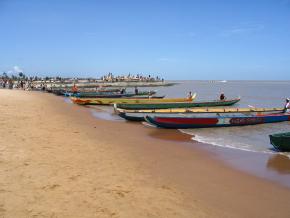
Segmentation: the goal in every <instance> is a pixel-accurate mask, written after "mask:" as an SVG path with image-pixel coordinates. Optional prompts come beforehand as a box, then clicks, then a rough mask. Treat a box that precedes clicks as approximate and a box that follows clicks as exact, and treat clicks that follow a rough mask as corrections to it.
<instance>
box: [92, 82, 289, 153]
mask: <svg viewBox="0 0 290 218" xmlns="http://www.w3.org/2000/svg"><path fill="white" fill-rule="evenodd" d="M173 82H177V83H178V84H177V85H174V86H169V87H152V88H150V87H149V88H148V87H146V88H139V90H148V89H153V90H156V91H157V95H166V97H167V98H170V97H186V96H187V94H188V92H189V91H191V92H193V93H194V92H195V93H197V98H196V100H197V101H202V100H214V99H218V98H219V95H220V93H221V92H224V93H225V95H226V97H227V98H235V97H241V101H240V102H239V103H238V104H235V105H233V106H232V107H249V105H250V106H254V107H283V106H284V103H285V98H286V97H290V81H173ZM127 91H133V89H132V88H128V89H127ZM91 108H92V113H93V115H94V116H95V117H96V118H101V119H105V120H114V121H122V120H123V119H122V118H120V117H119V116H116V115H115V114H114V113H113V109H112V107H109V106H92V107H91ZM180 131H182V132H183V133H186V134H190V135H191V136H192V140H195V141H199V142H203V143H207V144H210V145H212V146H219V147H226V148H231V149H240V150H244V151H250V152H261V153H275V154H277V153H278V152H277V151H275V150H274V149H273V146H272V145H271V144H270V141H269V135H270V134H273V133H279V132H287V131H290V122H282V123H271V124H260V125H252V126H242V127H218V128H202V129H183V130H180ZM283 154H284V155H287V156H289V157H290V153H283Z"/></svg>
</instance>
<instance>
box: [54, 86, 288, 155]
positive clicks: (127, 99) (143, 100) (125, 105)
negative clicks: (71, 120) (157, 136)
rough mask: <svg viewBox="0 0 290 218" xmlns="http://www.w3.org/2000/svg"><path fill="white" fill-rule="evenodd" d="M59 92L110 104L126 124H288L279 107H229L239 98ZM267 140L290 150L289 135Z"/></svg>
mask: <svg viewBox="0 0 290 218" xmlns="http://www.w3.org/2000/svg"><path fill="white" fill-rule="evenodd" d="M60 93H61V95H63V96H68V97H71V100H72V101H73V102H74V103H75V104H79V105H113V106H114V111H115V113H116V114H118V115H119V116H120V117H122V118H124V119H126V120H128V121H139V122H144V121H145V122H147V123H148V124H150V125H152V126H156V127H160V128H170V129H186V128H208V127H229V126H245V125H256V124H263V123H275V122H283V121H290V113H284V109H283V108H254V107H249V108H234V107H229V106H232V105H234V104H236V103H238V102H239V101H240V98H233V99H226V100H212V101H196V100H195V98H196V94H193V95H192V97H191V98H164V97H165V96H157V95H156V91H142V92H138V93H136V92H134V93H133V92H131V93H130V92H122V90H106V91H91V90H88V91H83V92H74V93H73V92H69V91H67V90H61V91H60V90H58V91H57V92H56V93H55V94H60ZM270 138H271V143H272V144H273V145H274V147H275V148H277V149H278V148H279V146H280V145H281V146H282V148H279V149H280V150H290V134H286V135H285V134H280V135H279V134H278V135H277V134H276V135H272V136H270ZM282 138H283V140H282ZM279 140H280V141H283V142H280V141H279ZM285 145H286V146H285Z"/></svg>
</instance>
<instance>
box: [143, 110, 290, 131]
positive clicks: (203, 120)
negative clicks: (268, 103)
mask: <svg viewBox="0 0 290 218" xmlns="http://www.w3.org/2000/svg"><path fill="white" fill-rule="evenodd" d="M145 120H146V122H148V123H150V124H151V125H154V126H156V127H161V128H169V129H188V128H208V127H229V126H245V125H256V124H263V123H275V122H284V121H290V113H274V114H262V115H244V116H241V115H239V116H236V115H230V116H209V117H196V116H192V117H165V116H162V117H161V116H154V115H151V116H146V117H145Z"/></svg>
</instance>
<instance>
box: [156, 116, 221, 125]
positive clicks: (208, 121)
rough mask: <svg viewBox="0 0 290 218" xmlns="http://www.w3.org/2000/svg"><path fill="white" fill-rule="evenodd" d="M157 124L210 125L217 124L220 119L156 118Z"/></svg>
mask: <svg viewBox="0 0 290 218" xmlns="http://www.w3.org/2000/svg"><path fill="white" fill-rule="evenodd" d="M154 120H155V121H156V122H160V123H174V124H195V125H199V124H204V125H210V124H217V123H218V119H217V118H174V117H172V118H168V117H164V118H163V117H156V118H154Z"/></svg>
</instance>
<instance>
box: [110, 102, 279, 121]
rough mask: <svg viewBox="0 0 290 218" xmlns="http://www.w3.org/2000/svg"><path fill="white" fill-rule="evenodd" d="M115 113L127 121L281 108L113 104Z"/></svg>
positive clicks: (264, 110) (276, 109)
mask: <svg viewBox="0 0 290 218" xmlns="http://www.w3.org/2000/svg"><path fill="white" fill-rule="evenodd" d="M114 109H115V112H116V114H118V115H119V116H120V117H122V118H124V119H126V120H129V121H144V120H145V118H144V117H145V116H152V115H154V116H165V117H176V116H179V117H188V116H189V117H190V116H192V115H193V114H195V115H196V116H201V115H202V116H203V117H206V116H209V115H211V116H212V114H216V115H221V114H231V115H237V114H242V115H245V114H246V115H247V114H248V115H250V114H251V115H255V114H256V115H259V114H261V113H263V114H266V113H282V112H283V108H198V109H195V108H192V109H155V110H126V109H120V108H117V107H116V105H114Z"/></svg>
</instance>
